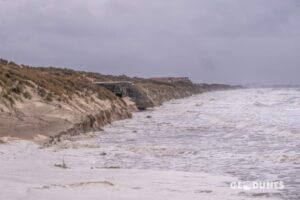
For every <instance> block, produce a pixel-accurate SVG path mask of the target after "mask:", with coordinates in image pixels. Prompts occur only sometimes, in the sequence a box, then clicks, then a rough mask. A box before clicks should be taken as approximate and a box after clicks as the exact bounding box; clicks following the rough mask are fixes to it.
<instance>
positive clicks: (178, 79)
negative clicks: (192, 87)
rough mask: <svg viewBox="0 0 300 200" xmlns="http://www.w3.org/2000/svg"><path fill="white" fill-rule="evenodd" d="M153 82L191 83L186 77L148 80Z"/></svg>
mask: <svg viewBox="0 0 300 200" xmlns="http://www.w3.org/2000/svg"><path fill="white" fill-rule="evenodd" d="M150 79H151V80H154V81H160V82H167V83H174V82H181V81H184V82H191V80H190V79H189V78H188V77H154V78H150Z"/></svg>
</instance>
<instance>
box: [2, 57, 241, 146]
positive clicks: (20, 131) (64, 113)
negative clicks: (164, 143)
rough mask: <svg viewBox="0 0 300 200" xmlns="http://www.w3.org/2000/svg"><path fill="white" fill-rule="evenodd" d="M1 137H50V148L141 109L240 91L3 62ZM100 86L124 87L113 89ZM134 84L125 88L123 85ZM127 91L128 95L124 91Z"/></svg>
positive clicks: (185, 80) (183, 81)
mask: <svg viewBox="0 0 300 200" xmlns="http://www.w3.org/2000/svg"><path fill="white" fill-rule="evenodd" d="M0 69H1V73H0V97H1V98H0V138H3V137H16V138H20V139H26V140H36V138H38V140H40V139H41V138H49V139H48V141H47V142H46V145H52V144H55V143H57V142H59V141H60V140H62V139H65V138H69V137H72V136H75V135H80V134H83V133H88V132H94V131H100V130H101V129H102V127H103V126H105V125H106V124H110V123H112V122H114V121H117V120H122V119H128V118H131V117H132V113H133V112H135V111H137V110H146V109H147V108H151V107H154V106H159V105H161V104H162V103H164V102H166V101H169V100H172V99H179V98H184V97H188V96H192V95H194V94H200V93H203V92H209V91H216V90H228V89H235V88H238V87H235V86H230V85H222V84H196V83H193V82H192V81H190V80H189V79H188V78H174V77H173V78H171V80H169V79H168V80H167V81H166V80H165V79H145V78H137V77H134V78H131V77H127V76H125V75H123V76H112V75H102V74H99V73H92V72H82V71H75V70H71V69H61V68H54V67H47V68H42V67H30V66H27V65H18V64H16V63H14V62H9V61H6V60H3V59H0ZM97 82H105V83H109V84H114V83H116V82H118V83H120V85H121V86H120V87H119V88H117V89H118V90H117V91H116V88H114V89H111V90H110V89H109V88H105V87H101V86H98V85H96V84H95V83H97ZM124 82H126V83H130V86H128V84H127V85H126V84H125V86H124V84H122V83H124ZM119 90H121V91H122V92H123V93H124V94H121V95H120V93H119Z"/></svg>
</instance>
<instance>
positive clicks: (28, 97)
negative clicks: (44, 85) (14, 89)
mask: <svg viewBox="0 0 300 200" xmlns="http://www.w3.org/2000/svg"><path fill="white" fill-rule="evenodd" d="M23 96H24V98H26V99H32V95H31V94H30V93H29V92H28V91H25V92H24V93H23Z"/></svg>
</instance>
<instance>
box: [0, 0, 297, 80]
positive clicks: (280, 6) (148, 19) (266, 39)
mask: <svg viewBox="0 0 300 200" xmlns="http://www.w3.org/2000/svg"><path fill="white" fill-rule="evenodd" d="M0 10H1V12H0V57H2V58H5V59H8V60H13V61H16V62H17V63H24V64H29V65H34V66H58V67H68V68H73V69H77V70H85V71H93V72H100V73H103V74H114V75H119V74H126V75H129V76H142V77H156V76H188V77H190V78H191V79H192V80H193V81H196V82H207V83H212V82H214V83H234V84H249V83H257V84H300V76H299V75H300V1H299V0H126V1H125V0H47V1H41V0H0Z"/></svg>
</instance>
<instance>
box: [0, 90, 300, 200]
mask: <svg viewBox="0 0 300 200" xmlns="http://www.w3.org/2000/svg"><path fill="white" fill-rule="evenodd" d="M299 97H300V91H297V90H294V89H247V90H233V91H223V92H212V93H204V94H201V95H197V96H193V97H190V98H185V99H180V100H174V101H171V102H169V103H166V104H164V105H163V106H161V107H159V108H155V109H153V110H151V111H146V112H140V113H135V114H134V117H133V119H130V120H124V121H119V122H115V123H113V124H112V125H109V126H106V127H105V130H104V131H103V132H99V133H98V134H95V135H94V137H90V136H89V137H82V136H80V137H77V138H75V139H74V140H72V141H64V142H63V143H61V144H60V145H59V146H56V147H52V148H49V149H40V148H39V147H38V146H37V145H35V144H33V143H30V142H25V141H17V142H11V143H9V144H4V145H0V161H1V165H0V190H1V193H0V199H20V198H21V199H54V198H55V199H71V198H72V199H99V198H101V199H108V200H109V199H272V200H273V199H299V193H298V191H299V190H300V188H299V174H300V173H299V159H300V158H299V155H300V154H299V153H300V152H299V149H300V148H299V147H300V143H299V137H300V124H299V122H300V107H299V105H297V104H295V101H297V99H298V98H299ZM262 105H263V106H262ZM148 116H151V117H148ZM63 163H64V164H65V166H66V167H67V169H63V168H62V166H63ZM232 181H283V182H284V185H285V189H284V190H274V191H270V190H268V191H261V190H259V191H256V190H253V191H252V190H251V191H239V190H232V189H231V188H230V183H231V182H232Z"/></svg>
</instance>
